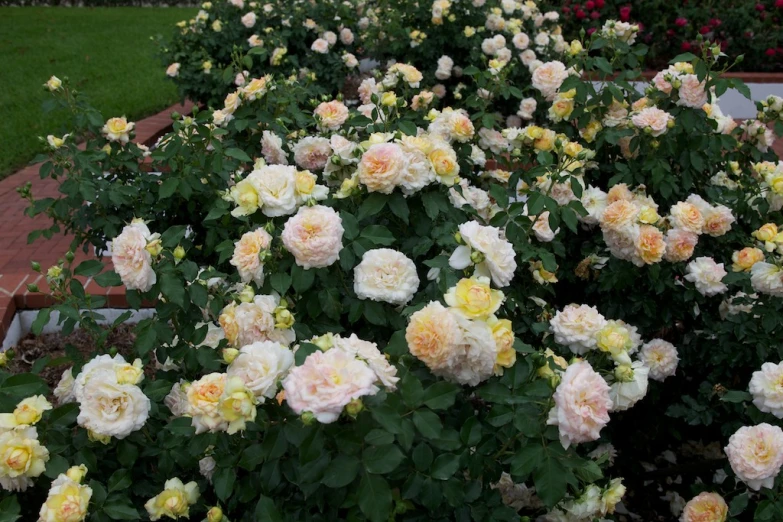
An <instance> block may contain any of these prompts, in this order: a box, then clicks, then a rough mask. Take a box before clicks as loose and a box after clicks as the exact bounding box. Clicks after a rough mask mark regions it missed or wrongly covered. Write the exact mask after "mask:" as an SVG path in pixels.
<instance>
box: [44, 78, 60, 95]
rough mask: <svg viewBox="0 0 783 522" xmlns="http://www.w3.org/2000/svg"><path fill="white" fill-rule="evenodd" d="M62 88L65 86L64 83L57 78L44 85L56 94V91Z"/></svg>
mask: <svg viewBox="0 0 783 522" xmlns="http://www.w3.org/2000/svg"><path fill="white" fill-rule="evenodd" d="M62 86H63V82H62V80H60V79H59V78H58V77H57V76H52V77H51V78H49V80H47V82H46V83H45V84H44V87H46V88H47V89H49V90H50V91H52V92H54V91H56V90H59V89H60V87H62Z"/></svg>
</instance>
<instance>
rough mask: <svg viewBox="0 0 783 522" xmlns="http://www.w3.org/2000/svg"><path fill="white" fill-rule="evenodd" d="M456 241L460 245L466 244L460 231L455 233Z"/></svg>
mask: <svg viewBox="0 0 783 522" xmlns="http://www.w3.org/2000/svg"><path fill="white" fill-rule="evenodd" d="M454 241H456V242H457V244H458V245H464V244H465V240H464V239H462V234H460V233H459V232H457V233H456V234H454Z"/></svg>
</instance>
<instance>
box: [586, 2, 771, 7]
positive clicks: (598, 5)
mask: <svg viewBox="0 0 783 522" xmlns="http://www.w3.org/2000/svg"><path fill="white" fill-rule="evenodd" d="M778 2H783V0H778ZM595 6H596V7H597V8H598V9H603V8H604V0H595Z"/></svg>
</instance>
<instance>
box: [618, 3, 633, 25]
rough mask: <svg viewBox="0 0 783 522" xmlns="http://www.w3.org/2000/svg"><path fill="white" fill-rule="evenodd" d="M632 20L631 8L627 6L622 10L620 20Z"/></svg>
mask: <svg viewBox="0 0 783 522" xmlns="http://www.w3.org/2000/svg"><path fill="white" fill-rule="evenodd" d="M630 18H631V6H630V5H626V6H625V7H621V8H620V20H622V21H623V22H627V21H628V20H629V19H630Z"/></svg>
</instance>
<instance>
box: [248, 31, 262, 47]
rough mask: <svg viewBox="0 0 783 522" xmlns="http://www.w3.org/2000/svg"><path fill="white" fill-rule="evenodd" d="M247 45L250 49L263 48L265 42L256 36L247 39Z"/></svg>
mask: <svg viewBox="0 0 783 522" xmlns="http://www.w3.org/2000/svg"><path fill="white" fill-rule="evenodd" d="M247 44H248V45H249V46H250V47H261V46H262V45H264V41H263V40H262V39H261V38H260V37H259V36H258V35H257V34H254V35H252V36H251V37H250V38H248V39H247Z"/></svg>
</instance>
